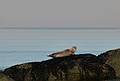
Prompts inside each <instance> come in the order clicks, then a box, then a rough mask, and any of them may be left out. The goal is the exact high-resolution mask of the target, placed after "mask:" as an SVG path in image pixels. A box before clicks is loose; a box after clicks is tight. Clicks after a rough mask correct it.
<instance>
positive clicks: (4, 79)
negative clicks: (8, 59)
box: [0, 71, 14, 81]
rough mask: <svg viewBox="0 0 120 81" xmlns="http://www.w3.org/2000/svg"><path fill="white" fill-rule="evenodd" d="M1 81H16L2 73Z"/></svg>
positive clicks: (0, 75)
mask: <svg viewBox="0 0 120 81" xmlns="http://www.w3.org/2000/svg"><path fill="white" fill-rule="evenodd" d="M0 81H14V80H13V79H11V78H10V77H8V76H6V75H5V74H4V73H2V72H1V71H0Z"/></svg>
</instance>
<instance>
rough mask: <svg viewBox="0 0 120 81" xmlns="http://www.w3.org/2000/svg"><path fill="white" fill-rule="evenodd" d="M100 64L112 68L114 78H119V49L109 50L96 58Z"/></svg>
mask: <svg viewBox="0 0 120 81" xmlns="http://www.w3.org/2000/svg"><path fill="white" fill-rule="evenodd" d="M98 58H99V59H100V60H101V62H102V63H104V64H108V65H110V66H111V67H113V68H114V70H115V72H116V76H117V77H118V78H120V48H119V49H114V50H109V51H107V52H105V53H102V54H100V55H99V56H98Z"/></svg>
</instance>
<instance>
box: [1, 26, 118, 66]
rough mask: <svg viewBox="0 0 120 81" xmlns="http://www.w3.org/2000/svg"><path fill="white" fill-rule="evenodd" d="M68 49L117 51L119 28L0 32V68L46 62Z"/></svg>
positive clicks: (3, 30)
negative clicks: (52, 54)
mask: <svg viewBox="0 0 120 81" xmlns="http://www.w3.org/2000/svg"><path fill="white" fill-rule="evenodd" d="M72 46H77V52H76V54H81V53H82V54H83V53H92V54H95V55H99V54H100V53H102V52H105V51H107V50H110V49H116V48H120V29H114V28H113V29H80V28H77V29H74V28H72V29H64V28H62V29H42V28H36V29H34V28H31V29H25V28H23V29H14V28H13V29H0V68H6V67H9V66H12V65H16V64H21V63H26V62H34V61H39V62H40V61H43V60H47V59H50V57H47V55H48V54H51V53H53V52H56V51H61V50H64V49H66V48H70V47H72Z"/></svg>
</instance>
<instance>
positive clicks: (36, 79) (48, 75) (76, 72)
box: [4, 54, 116, 81]
mask: <svg viewBox="0 0 120 81" xmlns="http://www.w3.org/2000/svg"><path fill="white" fill-rule="evenodd" d="M4 73H5V74H6V75H8V76H9V77H11V78H12V79H14V80H15V81H97V80H104V79H113V78H115V76H116V75H115V71H114V69H113V68H112V67H111V66H109V65H108V64H105V63H101V60H99V58H98V57H96V56H95V55H92V54H80V55H73V56H68V57H62V58H55V59H50V60H46V61H42V62H31V63H25V64H20V65H15V66H12V67H10V68H7V69H5V71H4Z"/></svg>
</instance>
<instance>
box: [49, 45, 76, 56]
mask: <svg viewBox="0 0 120 81" xmlns="http://www.w3.org/2000/svg"><path fill="white" fill-rule="evenodd" d="M76 49H77V47H76V46H73V47H72V48H69V49H65V50H63V51H59V52H55V53H52V54H50V55H48V57H53V58H59V57H65V56H70V55H75V51H76Z"/></svg>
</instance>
